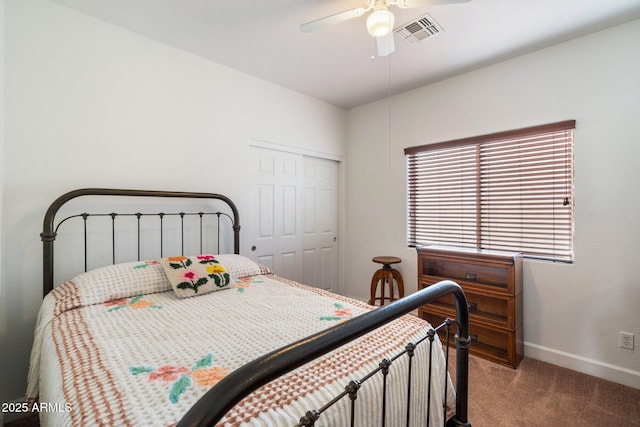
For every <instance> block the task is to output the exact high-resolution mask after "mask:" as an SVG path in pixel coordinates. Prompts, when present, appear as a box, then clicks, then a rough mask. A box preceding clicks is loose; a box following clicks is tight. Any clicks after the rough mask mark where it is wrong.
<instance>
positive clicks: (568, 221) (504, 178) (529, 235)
mask: <svg viewBox="0 0 640 427" xmlns="http://www.w3.org/2000/svg"><path fill="white" fill-rule="evenodd" d="M574 128H575V120H570V121H565V122H560V123H553V124H549V125H542V126H536V127H531V128H526V129H518V130H513V131H507V132H500V133H495V134H490V135H483V136H478V137H472V138H466V139H461V140H456V141H448V142H442V143H437V144H429V145H423V146H420V147H410V148H406V149H405V150H404V151H405V154H406V156H407V183H408V240H409V245H411V246H419V245H429V244H438V245H447V246H455V247H463V248H477V249H490V250H504V251H516V252H522V253H523V254H524V255H525V256H526V257H531V258H542V259H551V260H556V261H566V262H571V261H573V129H574Z"/></svg>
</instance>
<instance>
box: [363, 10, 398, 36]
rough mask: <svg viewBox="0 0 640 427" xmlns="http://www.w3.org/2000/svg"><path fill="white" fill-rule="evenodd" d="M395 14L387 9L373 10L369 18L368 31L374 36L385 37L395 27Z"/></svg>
mask: <svg viewBox="0 0 640 427" xmlns="http://www.w3.org/2000/svg"><path fill="white" fill-rule="evenodd" d="M393 21H394V16H393V13H391V12H389V11H388V10H387V9H380V10H376V11H375V12H373V13H372V14H371V15H369V17H368V18H367V31H369V34H371V35H372V36H373V37H384V36H386V35H387V34H389V33H390V32H391V30H392V29H393Z"/></svg>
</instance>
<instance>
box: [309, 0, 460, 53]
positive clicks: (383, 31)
mask: <svg viewBox="0 0 640 427" xmlns="http://www.w3.org/2000/svg"><path fill="white" fill-rule="evenodd" d="M363 1H364V3H365V6H366V7H357V8H355V9H350V10H346V11H344V12H340V13H336V14H334V15H329V16H325V17H324V18H320V19H316V20H314V21H310V22H306V23H304V24H302V25H300V30H301V31H302V32H305V33H308V32H311V31H315V30H319V29H321V28H325V27H328V26H330V25H333V24H337V23H339V22H344V21H348V20H349V19H353V18H357V17H359V16H362V15H364V14H365V13H367V12H369V11H373V12H372V13H371V14H370V15H369V16H368V17H367V31H368V32H369V34H370V35H371V36H373V37H375V39H376V45H377V48H378V56H387V55H389V54H390V53H391V52H393V51H394V50H395V45H394V42H393V24H394V20H395V18H394V16H393V13H391V12H390V11H389V9H388V7H389V6H397V7H399V8H401V9H409V8H412V7H423V6H434V5H440V4H454V3H466V2H468V1H470V0H363Z"/></svg>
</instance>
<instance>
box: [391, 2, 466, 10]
mask: <svg viewBox="0 0 640 427" xmlns="http://www.w3.org/2000/svg"><path fill="white" fill-rule="evenodd" d="M470 1H471V0H398V7H400V8H402V9H409V8H411V7H424V6H438V5H441V4H456V3H467V2H470Z"/></svg>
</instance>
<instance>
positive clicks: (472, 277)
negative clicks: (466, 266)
mask: <svg viewBox="0 0 640 427" xmlns="http://www.w3.org/2000/svg"><path fill="white" fill-rule="evenodd" d="M464 278H465V279H467V280H473V281H474V282H475V281H476V280H478V276H477V275H476V273H464Z"/></svg>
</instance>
